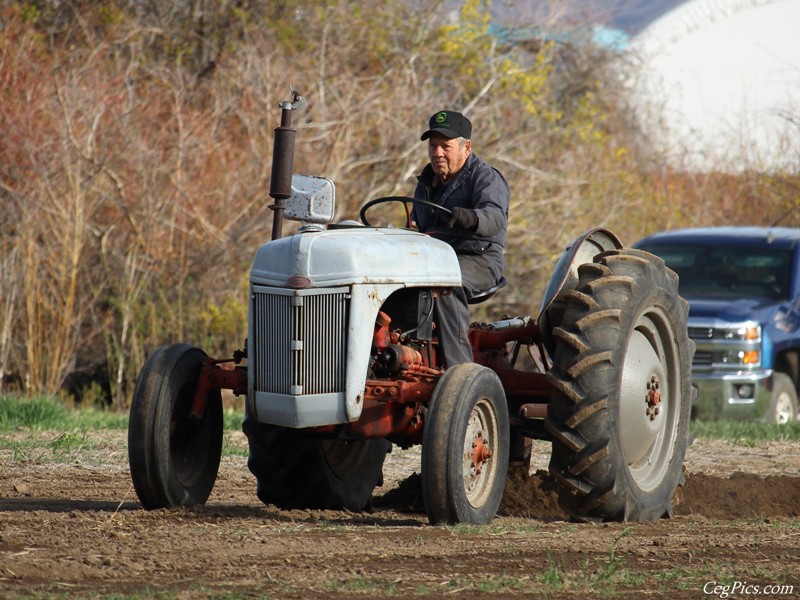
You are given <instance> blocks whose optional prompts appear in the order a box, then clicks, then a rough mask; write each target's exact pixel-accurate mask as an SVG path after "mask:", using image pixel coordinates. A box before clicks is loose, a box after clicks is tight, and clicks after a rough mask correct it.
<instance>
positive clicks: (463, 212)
mask: <svg viewBox="0 0 800 600" xmlns="http://www.w3.org/2000/svg"><path fill="white" fill-rule="evenodd" d="M447 226H448V227H449V228H450V229H455V228H456V227H458V228H459V229H466V230H467V231H475V230H476V229H477V228H478V215H476V214H475V211H474V210H472V209H471V208H462V207H460V206H456V207H455V208H454V209H453V214H452V216H451V217H450V222H449V223H448V224H447Z"/></svg>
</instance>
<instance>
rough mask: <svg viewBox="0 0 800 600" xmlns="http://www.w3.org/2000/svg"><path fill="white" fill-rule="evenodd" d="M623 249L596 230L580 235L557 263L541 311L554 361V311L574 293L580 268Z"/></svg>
mask: <svg viewBox="0 0 800 600" xmlns="http://www.w3.org/2000/svg"><path fill="white" fill-rule="evenodd" d="M619 249H622V242H621V241H620V239H619V238H618V237H617V236H616V235H615V234H614V233H612V232H611V231H609V230H608V229H603V228H601V227H596V228H594V229H590V230H588V231H586V232H584V233H582V234H581V235H579V236H578V237H577V238H576V239H575V241H573V242H572V243H571V244H570V245H569V246H567V249H566V250H565V251H564V254H562V255H561V258H560V259H558V262H557V263H556V266H555V268H554V269H553V274H552V275H551V276H550V281H549V283H548V284H547V288H546V289H545V293H544V298H543V299H542V307H541V309H540V310H539V318H538V322H539V329H540V331H541V334H542V341H543V343H544V347H545V349H546V350H547V353H548V354H549V355H550V356H551V357H552V356H553V352H554V349H555V348H554V345H553V336H552V331H553V327H555V326H556V325H558V323H557V322H554V319H553V318H552V313H553V311H552V309H553V307H554V305H557V304H558V303H559V299H560V298H561V295H562V294H563V293H564V292H565V291H566V290H571V289H574V288H575V286H576V285H577V284H578V267H579V266H580V265H582V264H584V263H590V262H593V261H594V257H595V256H597V255H598V254H600V253H601V252H606V251H607V250H619Z"/></svg>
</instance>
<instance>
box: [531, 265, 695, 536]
mask: <svg viewBox="0 0 800 600" xmlns="http://www.w3.org/2000/svg"><path fill="white" fill-rule="evenodd" d="M594 261H595V262H594V263H589V264H584V265H581V266H580V267H579V268H578V276H579V281H578V285H577V287H576V288H575V289H574V290H570V291H568V292H566V294H565V299H564V300H565V312H564V316H563V319H562V321H561V324H560V326H559V327H556V328H555V329H554V330H553V338H554V340H555V354H554V360H553V368H552V369H551V370H550V372H549V373H548V380H549V381H550V383H551V385H552V387H553V392H552V396H551V404H550V410H549V413H548V416H547V419H546V422H545V425H546V428H547V431H549V432H550V434H551V435H552V438H553V452H552V455H551V458H550V472H551V474H552V475H553V476H554V478H555V479H556V481H557V483H558V488H559V494H558V496H559V503H560V504H561V506H562V508H563V509H565V510H566V511H567V512H568V513H570V514H571V515H572V516H573V517H575V518H577V519H580V520H590V521H596V520H610V521H622V520H624V521H649V520H655V519H658V518H660V517H663V516H671V514H672V498H673V495H674V493H675V490H676V488H677V486H678V485H680V484H682V483H683V461H684V456H685V454H686V447H687V445H688V439H689V415H690V411H691V403H692V387H691V364H692V355H693V354H694V344H693V342H691V340H690V339H689V337H688V333H687V327H686V319H687V315H688V310H689V309H688V304H687V303H686V301H685V300H683V299H682V298H680V297H679V296H678V281H677V276H676V275H675V274H674V273H673V272H672V271H670V270H668V269H667V268H666V267H665V265H664V262H663V261H662V260H661V259H660V258H657V257H655V256H653V255H652V254H649V253H647V252H643V251H640V250H612V251H608V252H603V253H601V254H598V255H597V256H596V257H595V259H594Z"/></svg>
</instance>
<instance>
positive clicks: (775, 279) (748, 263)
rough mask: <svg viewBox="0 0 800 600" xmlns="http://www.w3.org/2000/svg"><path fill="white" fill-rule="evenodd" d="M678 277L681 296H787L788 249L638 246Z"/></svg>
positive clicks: (783, 297)
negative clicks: (658, 258)
mask: <svg viewBox="0 0 800 600" xmlns="http://www.w3.org/2000/svg"><path fill="white" fill-rule="evenodd" d="M641 249H642V250H647V251H648V252H651V253H653V254H655V255H657V256H660V257H661V258H663V259H664V262H666V263H667V266H668V267H669V268H670V269H672V270H673V271H675V272H676V273H677V274H678V276H679V277H680V282H679V289H680V293H681V295H682V296H684V297H698V296H709V297H711V296H713V297H736V298H770V299H772V300H787V299H788V298H789V282H790V266H791V251H790V250H784V249H773V248H754V247H743V246H730V247H728V246H700V245H691V246H689V245H686V246H677V245H652V246H641Z"/></svg>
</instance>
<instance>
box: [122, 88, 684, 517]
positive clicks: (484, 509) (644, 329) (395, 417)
mask: <svg viewBox="0 0 800 600" xmlns="http://www.w3.org/2000/svg"><path fill="white" fill-rule="evenodd" d="M305 104H306V101H305V98H303V96H302V95H300V94H299V93H298V92H296V91H293V95H292V100H287V101H283V102H281V103H280V108H281V124H280V126H279V127H277V128H276V129H275V140H274V152H273V163H272V179H271V184H270V196H271V197H272V198H273V199H274V203H273V205H272V206H271V208H272V209H273V211H274V213H273V232H272V239H271V240H270V241H269V242H267V243H265V244H264V245H262V246H261V247H260V248H259V249H258V250H257V252H256V254H255V257H254V259H253V263H252V267H251V270H250V280H249V301H248V302H249V310H248V324H247V339H246V342H245V348H244V350H236V351H235V352H233V353H232V356H231V357H229V358H221V359H219V358H212V357H209V356H207V355H206V353H205V352H204V351H203V350H201V349H200V348H197V347H195V346H192V345H189V344H182V343H178V344H169V345H165V346H161V347H159V348H158V349H156V350H155V351H154V352H152V353H151V354H150V355H149V356H148V358H147V360H146V361H145V364H144V365H143V367H142V370H141V372H140V373H139V376H138V379H137V383H136V387H135V391H134V395H133V399H132V402H131V410H130V424H129V431H128V453H129V463H130V469H131V476H132V479H133V484H134V487H135V490H136V493H137V495H138V498H139V500H140V502H141V503H142V505H143V506H144V508H145V509H157V508H170V507H180V506H191V505H198V504H204V503H205V502H206V501H207V499H208V497H209V495H210V494H211V490H212V488H213V486H214V483H215V480H216V477H217V472H218V468H219V464H220V458H221V452H222V438H223V409H222V401H221V391H222V390H230V391H231V392H232V393H233V394H235V395H238V396H244V398H245V418H244V423H243V430H244V433H245V434H246V436H247V440H248V444H249V457H248V461H247V464H248V467H249V469H250V471H251V472H252V473H253V475H254V476H255V479H256V493H257V496H258V498H259V499H260V500H261V501H262V502H263V503H265V504H268V505H274V506H276V507H279V508H282V509H293V508H320V509H342V510H348V511H363V510H369V509H371V507H372V498H373V492H374V490H375V488H376V487H378V486H380V485H381V484H382V481H383V476H382V472H383V464H384V460H385V459H386V456H387V453H388V452H390V451H391V448H392V447H393V446H395V445H396V446H398V447H400V448H409V447H411V446H414V445H420V444H421V468H420V471H421V473H420V479H421V487H422V498H423V502H424V507H425V513H426V515H427V518H428V520H429V521H430V523H432V524H456V523H470V524H485V523H488V522H490V521H491V520H492V519H493V518H494V516H495V515H496V513H497V511H498V508H499V506H500V503H501V500H502V495H503V491H504V487H505V483H506V478H507V473H508V469H509V464H510V462H511V463H512V464H515V463H519V462H520V461H524V460H525V454H526V448H527V449H528V450H529V448H530V440H533V439H538V440H547V441H549V442H551V443H552V453H551V457H550V464H549V472H550V474H551V476H552V478H553V480H554V482H555V486H556V489H557V494H558V502H559V504H560V506H561V507H562V508H563V509H564V510H565V511H566V512H567V513H568V514H569V515H571V517H573V518H574V519H576V520H580V521H650V520H655V519H659V518H661V517H664V516H670V515H671V514H672V510H673V504H672V501H673V497H674V494H675V492H676V489H677V487H678V486H679V485H681V484H682V483H683V462H684V457H685V453H686V448H687V444H688V439H689V416H690V411H691V405H692V399H693V388H692V386H691V378H690V374H691V364H692V355H693V353H694V344H693V343H692V342H691V340H690V339H689V338H688V335H687V326H686V322H687V314H688V305H687V303H686V302H685V301H684V300H683V299H682V298H681V297H680V296H679V295H678V278H677V276H676V275H675V273H674V272H672V271H671V270H669V269H668V268H666V266H665V264H664V262H663V261H662V260H661V259H659V258H657V257H656V256H654V255H652V254H649V253H647V252H644V251H641V250H634V249H626V248H623V245H622V243H621V242H620V240H619V239H618V238H617V236H616V235H614V234H613V233H612V232H610V231H608V230H607V229H602V228H596V229H592V230H590V231H587V232H585V233H583V234H582V235H580V236H579V237H578V238H577V239H576V240H575V241H574V242H573V243H572V244H570V245H569V247H568V248H567V249H566V251H565V252H564V253H563V255H562V256H561V258H560V260H559V261H558V262H557V264H556V266H555V268H554V271H553V273H552V276H551V278H550V281H549V284H548V285H547V287H546V289H545V292H544V297H543V299H542V302H541V305H540V310H539V312H538V315H537V317H536V318H533V317H531V316H529V315H524V316H517V317H509V316H504V317H502V318H500V319H498V320H497V321H494V322H491V323H473V324H472V325H471V326H470V329H469V340H470V343H471V346H472V350H473V355H474V362H472V363H466V364H460V365H455V366H453V367H451V368H448V365H446V364H444V363H443V360H442V353H441V348H440V344H439V339H438V336H437V327H436V318H435V317H436V311H435V310H434V309H435V306H436V299H437V297H439V296H441V295H443V294H449V293H452V290H453V289H454V288H456V287H458V286H460V285H461V273H460V269H459V264H458V260H457V258H456V255H455V252H454V251H453V249H452V247H451V246H449V245H448V244H446V243H444V242H441V241H439V240H437V239H435V238H433V237H430V236H428V235H425V234H423V233H420V232H418V231H416V230H414V228H413V227H412V223H411V222H410V218H409V219H408V222H407V223H406V226H401V227H379V226H373V225H372V224H371V222H370V216H369V213H370V212H372V211H373V210H376V208H375V207H376V206H377V205H381V204H388V203H397V204H400V205H402V206H403V207H404V208H405V210H406V214H409V207H410V206H412V205H413V203H415V202H421V201H420V200H415V199H413V198H406V197H396V196H392V197H386V198H376V199H373V200H370V201H369V202H367V203H365V204H364V205H363V206H362V208H361V210H360V222H359V221H343V222H339V223H333V222H332V221H333V216H334V212H335V210H334V207H335V187H334V184H333V182H332V181H330V180H328V179H324V178H319V177H309V176H301V175H295V174H293V173H292V169H293V158H294V142H295V135H296V130H295V129H294V127H293V126H292V115H293V113H294V112H296V111H297V110H299V109H301V108H302V107H303V106H304V105H305ZM435 210H444V211H447V209H446V208H443V207H441V206H438V205H436V208H435ZM284 218H286V219H289V220H293V221H297V222H299V223H300V225H299V226H298V229H297V232H296V233H294V234H292V235H287V236H285V237H284V236H283V234H282V225H283V219H284ZM373 220H374V219H373ZM504 283H505V281H503V282H501V284H499V285H498V286H496V287H495V288H493V289H490V290H485V291H483V292H482V293H480V294H476V295H474V296H473V297H471V298H469V301H470V302H471V303H478V302H481V301H483V300H486V299H487V298H488V297H490V296H491V295H492V294H494V293H496V292H497V291H498V289H497V288H500V287H502V285H503V284H504Z"/></svg>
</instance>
